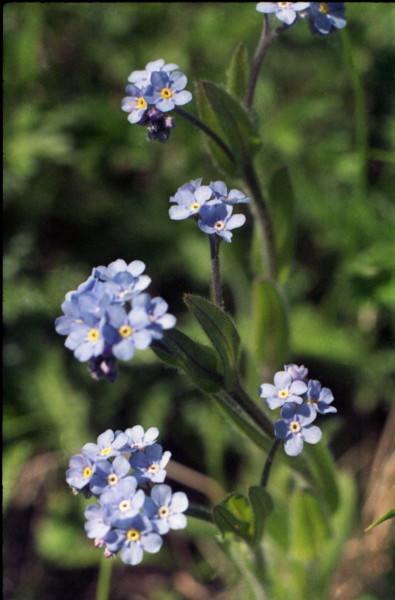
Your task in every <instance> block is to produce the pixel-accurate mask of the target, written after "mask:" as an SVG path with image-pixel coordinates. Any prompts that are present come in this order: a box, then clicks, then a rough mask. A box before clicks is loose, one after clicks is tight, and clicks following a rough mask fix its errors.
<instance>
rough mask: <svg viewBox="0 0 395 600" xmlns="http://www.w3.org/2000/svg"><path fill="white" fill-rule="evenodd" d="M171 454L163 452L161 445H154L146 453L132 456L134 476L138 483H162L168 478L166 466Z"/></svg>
mask: <svg viewBox="0 0 395 600" xmlns="http://www.w3.org/2000/svg"><path fill="white" fill-rule="evenodd" d="M170 457H171V452H169V451H166V452H163V449H162V446H161V445H160V444H152V445H151V446H148V447H147V448H145V450H144V452H136V453H135V454H133V455H132V456H131V459H130V464H131V466H132V467H133V469H134V473H133V475H134V476H135V477H136V479H137V481H138V482H139V483H140V482H142V483H144V482H147V481H152V482H153V483H162V482H163V481H164V480H165V478H166V465H167V463H168V462H169V460H170Z"/></svg>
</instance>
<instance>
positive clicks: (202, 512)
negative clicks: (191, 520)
mask: <svg viewBox="0 0 395 600" xmlns="http://www.w3.org/2000/svg"><path fill="white" fill-rule="evenodd" d="M186 514H187V515H189V516H190V517H195V519H200V520H201V521H207V522H208V523H214V521H213V516H212V514H211V511H210V510H209V509H208V508H205V507H204V506H200V505H199V504H190V505H189V506H188V508H187V510H186Z"/></svg>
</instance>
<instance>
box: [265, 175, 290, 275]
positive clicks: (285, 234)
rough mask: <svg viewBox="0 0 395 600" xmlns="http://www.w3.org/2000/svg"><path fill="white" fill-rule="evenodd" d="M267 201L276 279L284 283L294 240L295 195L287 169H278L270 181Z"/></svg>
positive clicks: (287, 273) (288, 269)
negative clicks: (273, 245) (275, 263)
mask: <svg viewBox="0 0 395 600" xmlns="http://www.w3.org/2000/svg"><path fill="white" fill-rule="evenodd" d="M269 200H270V208H271V213H272V218H273V228H274V239H275V241H276V258H277V269H278V279H279V281H280V282H281V283H284V282H285V281H286V280H287V278H288V275H289V272H290V269H291V265H292V261H293V259H294V251H295V238H296V228H295V195H294V190H293V186H292V182H291V179H290V176H289V173H288V169H286V168H282V169H279V170H278V171H276V172H275V173H274V175H273V176H272V178H271V179H270V182H269Z"/></svg>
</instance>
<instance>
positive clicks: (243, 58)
mask: <svg viewBox="0 0 395 600" xmlns="http://www.w3.org/2000/svg"><path fill="white" fill-rule="evenodd" d="M248 74H249V65H248V50H247V47H246V46H245V44H243V43H242V42H241V43H240V44H239V45H238V46H237V47H236V49H235V51H234V52H233V54H232V58H231V60H230V63H229V68H228V70H227V72H226V75H227V84H226V88H227V90H228V92H229V93H230V94H232V96H236V97H237V98H240V100H242V99H243V98H244V95H245V93H246V89H247V81H248Z"/></svg>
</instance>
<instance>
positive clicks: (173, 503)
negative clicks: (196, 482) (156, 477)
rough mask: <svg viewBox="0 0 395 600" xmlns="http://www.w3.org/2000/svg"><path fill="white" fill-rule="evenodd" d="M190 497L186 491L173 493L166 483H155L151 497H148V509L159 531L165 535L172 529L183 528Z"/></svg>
mask: <svg viewBox="0 0 395 600" xmlns="http://www.w3.org/2000/svg"><path fill="white" fill-rule="evenodd" d="M187 508H188V498H187V496H186V494H184V492H175V493H174V494H173V493H172V490H171V487H170V486H169V485H166V484H161V485H155V486H154V487H153V488H152V490H151V498H147V510H148V511H149V514H150V519H151V521H152V523H153V525H154V527H155V529H156V531H157V532H158V533H160V534H161V535H164V534H165V533H167V532H168V531H169V530H170V529H183V528H184V527H185V526H186V522H187V520H186V516H185V515H184V514H183V513H184V512H185V511H186V509H187Z"/></svg>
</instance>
